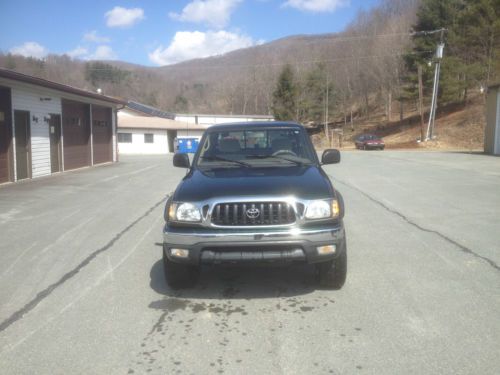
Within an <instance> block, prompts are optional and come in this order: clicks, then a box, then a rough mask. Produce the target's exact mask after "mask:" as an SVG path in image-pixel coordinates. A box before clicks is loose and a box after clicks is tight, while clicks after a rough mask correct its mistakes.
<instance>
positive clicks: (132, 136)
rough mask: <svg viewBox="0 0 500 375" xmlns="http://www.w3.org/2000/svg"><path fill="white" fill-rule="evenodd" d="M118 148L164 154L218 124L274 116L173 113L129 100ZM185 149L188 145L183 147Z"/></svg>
mask: <svg viewBox="0 0 500 375" xmlns="http://www.w3.org/2000/svg"><path fill="white" fill-rule="evenodd" d="M118 119H119V121H118V149H119V152H120V153H122V154H165V153H170V152H175V151H176V145H175V141H176V140H177V141H178V142H179V147H180V148H181V149H182V148H183V147H182V146H183V145H184V146H185V145H186V143H191V142H193V143H196V142H197V141H199V140H200V138H201V136H202V135H203V132H204V131H205V129H207V128H208V127H210V126H211V125H215V124H223V123H230V122H246V121H273V120H274V118H273V117H272V116H246V115H242V116H235V115H196V114H174V113H171V112H165V111H161V110H159V109H157V108H154V107H151V106H147V105H144V104H140V103H136V102H129V103H128V104H127V106H126V107H125V108H123V109H122V110H120V112H118ZM184 150H185V148H184Z"/></svg>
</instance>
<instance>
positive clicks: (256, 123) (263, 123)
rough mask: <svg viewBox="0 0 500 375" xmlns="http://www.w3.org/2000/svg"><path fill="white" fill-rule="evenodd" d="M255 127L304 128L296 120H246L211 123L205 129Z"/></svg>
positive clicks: (218, 129)
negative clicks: (211, 124)
mask: <svg viewBox="0 0 500 375" xmlns="http://www.w3.org/2000/svg"><path fill="white" fill-rule="evenodd" d="M255 128H296V129H304V127H303V126H302V125H300V124H297V123H296V122H287V121H247V122H231V123H224V124H218V125H213V126H211V127H210V128H208V129H207V130H206V131H209V132H210V131H221V130H227V131H229V130H243V129H255Z"/></svg>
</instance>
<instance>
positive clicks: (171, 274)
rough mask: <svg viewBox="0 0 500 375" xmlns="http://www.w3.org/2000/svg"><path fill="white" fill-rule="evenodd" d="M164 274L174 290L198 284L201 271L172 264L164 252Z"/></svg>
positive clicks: (193, 267) (196, 268)
mask: <svg viewBox="0 0 500 375" xmlns="http://www.w3.org/2000/svg"><path fill="white" fill-rule="evenodd" d="M163 272H164V275H165V281H166V282H167V284H168V285H169V286H170V287H172V288H174V289H180V288H187V287H190V286H193V285H194V284H195V283H196V280H197V278H198V274H199V269H198V267H195V266H191V265H188V264H180V263H175V262H172V261H171V260H170V259H168V257H167V255H166V254H165V250H163Z"/></svg>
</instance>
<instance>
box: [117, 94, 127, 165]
mask: <svg viewBox="0 0 500 375" xmlns="http://www.w3.org/2000/svg"><path fill="white" fill-rule="evenodd" d="M126 106H127V105H126V104H122V106H121V107H120V108H118V107H116V111H115V140H116V142H115V152H116V161H115V162H116V163H118V161H119V155H120V154H119V153H118V111H121V110H122V109H123V108H125V107H126Z"/></svg>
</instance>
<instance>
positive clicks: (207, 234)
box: [163, 225, 344, 246]
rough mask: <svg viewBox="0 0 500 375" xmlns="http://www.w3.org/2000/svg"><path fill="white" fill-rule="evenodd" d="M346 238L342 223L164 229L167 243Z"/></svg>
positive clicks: (331, 240) (187, 243) (328, 241)
mask: <svg viewBox="0 0 500 375" xmlns="http://www.w3.org/2000/svg"><path fill="white" fill-rule="evenodd" d="M343 238H344V230H343V226H342V225H338V226H335V227H330V228H321V229H300V228H287V229H285V230H280V231H277V230H276V231H269V232H263V231H260V232H259V231H255V232H247V231H236V230H232V231H231V230H224V231H215V230H213V229H212V230H208V231H204V230H199V231H197V230H186V229H185V228H172V227H167V226H165V228H164V230H163V242H164V243H166V244H174V245H185V246H193V245H197V244H199V243H203V244H210V243H217V244H222V243H227V244H241V243H252V244H258V243H270V242H281V241H283V242H303V241H306V242H312V243H325V244H326V243H332V242H339V241H341V240H342V239H343Z"/></svg>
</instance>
